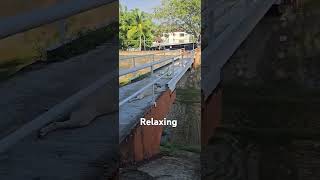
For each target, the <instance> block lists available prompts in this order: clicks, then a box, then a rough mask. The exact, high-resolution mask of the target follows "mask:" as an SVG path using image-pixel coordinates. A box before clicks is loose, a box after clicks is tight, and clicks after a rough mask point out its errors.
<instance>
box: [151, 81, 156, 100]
mask: <svg viewBox="0 0 320 180" xmlns="http://www.w3.org/2000/svg"><path fill="white" fill-rule="evenodd" d="M155 101H156V100H155V97H154V83H153V84H152V103H153V104H154V105H155Z"/></svg>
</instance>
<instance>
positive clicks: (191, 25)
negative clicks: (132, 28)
mask: <svg viewBox="0 0 320 180" xmlns="http://www.w3.org/2000/svg"><path fill="white" fill-rule="evenodd" d="M154 16H155V18H157V19H158V20H159V21H160V23H161V24H162V27H164V28H167V29H166V30H167V31H175V30H177V29H182V30H184V31H186V32H187V33H190V34H192V35H194V37H196V38H197V40H199V38H200V33H201V0H162V1H161V5H160V6H159V7H157V8H156V9H155V13H154Z"/></svg>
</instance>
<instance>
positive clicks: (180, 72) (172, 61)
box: [119, 50, 194, 106]
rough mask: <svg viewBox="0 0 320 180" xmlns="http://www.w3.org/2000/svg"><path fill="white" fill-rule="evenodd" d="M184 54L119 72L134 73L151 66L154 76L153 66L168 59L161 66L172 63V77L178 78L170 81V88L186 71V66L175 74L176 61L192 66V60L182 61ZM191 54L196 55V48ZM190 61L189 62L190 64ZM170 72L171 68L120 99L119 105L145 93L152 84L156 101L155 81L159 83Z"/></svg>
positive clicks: (122, 73)
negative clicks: (185, 62)
mask: <svg viewBox="0 0 320 180" xmlns="http://www.w3.org/2000/svg"><path fill="white" fill-rule="evenodd" d="M182 55H183V53H182V52H181V54H180V55H179V56H176V57H174V58H167V59H163V60H160V61H155V62H152V63H148V64H144V65H142V66H139V67H135V68H131V69H129V70H126V72H121V73H119V76H123V75H126V74H130V73H133V72H136V71H138V70H141V69H145V68H147V67H151V76H153V71H154V68H153V66H154V65H156V64H160V63H162V62H165V61H168V62H167V63H166V64H164V65H162V66H161V67H163V66H165V65H167V64H169V63H171V66H172V67H171V73H172V78H175V79H176V80H175V81H174V82H172V81H170V82H172V83H170V86H169V87H170V89H172V88H171V86H172V85H175V84H176V83H177V81H178V80H179V79H180V78H181V77H182V75H183V74H184V73H185V72H186V69H185V68H184V69H183V70H180V71H179V72H178V74H177V76H175V74H174V70H175V68H174V63H175V62H176V61H177V60H180V63H179V66H191V64H192V62H191V63H190V62H187V64H184V62H181V61H182V60H183V58H182ZM189 55H191V57H194V50H192V51H191V52H190V53H189ZM178 57H181V58H178ZM188 63H189V64H188ZM159 68H160V67H159ZM187 69H188V68H187ZM169 73H170V68H168V71H167V72H165V73H163V74H162V75H161V76H160V77H158V78H156V79H155V80H153V81H151V82H150V83H148V84H147V85H146V86H144V87H143V88H141V89H139V90H138V91H136V92H135V93H133V94H132V95H130V96H129V97H127V98H125V99H124V100H122V101H120V103H119V106H122V105H124V104H125V103H127V102H129V101H130V100H131V99H133V98H135V97H137V96H138V95H140V94H141V93H143V92H144V91H145V90H146V89H147V88H149V87H151V86H152V97H153V102H155V98H154V96H155V92H154V91H155V90H154V85H155V83H157V82H158V81H159V80H160V79H161V78H162V77H164V76H166V75H168V74H169Z"/></svg>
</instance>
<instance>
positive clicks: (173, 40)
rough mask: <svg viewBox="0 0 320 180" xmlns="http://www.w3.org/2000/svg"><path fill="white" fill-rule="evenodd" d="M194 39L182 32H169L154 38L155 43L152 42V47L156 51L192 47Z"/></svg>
mask: <svg viewBox="0 0 320 180" xmlns="http://www.w3.org/2000/svg"><path fill="white" fill-rule="evenodd" d="M193 44H194V37H193V35H191V34H189V33H186V32H183V31H177V32H169V33H162V36H161V37H158V38H156V40H155V42H153V44H152V47H153V48H158V49H173V48H174V47H177V46H179V47H180V46H182V47H184V46H190V45H192V46H193ZM180 48H181V47H180Z"/></svg>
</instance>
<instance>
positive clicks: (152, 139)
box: [120, 90, 176, 163]
mask: <svg viewBox="0 0 320 180" xmlns="http://www.w3.org/2000/svg"><path fill="white" fill-rule="evenodd" d="M175 98H176V93H175V92H173V93H171V92H170V90H167V91H166V92H164V93H163V94H162V95H161V96H160V97H159V98H158V99H157V101H156V102H157V106H156V107H154V106H153V107H151V108H150V109H149V110H148V111H147V112H146V113H145V115H144V118H146V119H150V118H154V119H163V118H165V117H166V115H167V113H168V112H169V110H170V107H171V105H172V104H173V102H174V100H175ZM162 129H163V127H162V126H140V124H138V125H137V126H136V128H134V129H133V130H132V131H131V134H130V135H129V136H128V137H127V138H126V139H125V140H124V141H123V142H121V143H120V152H121V161H122V162H123V163H126V162H132V161H142V160H144V159H148V158H151V157H152V156H154V155H156V154H158V153H159V152H160V140H161V135H162Z"/></svg>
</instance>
